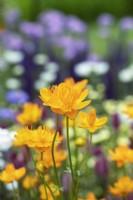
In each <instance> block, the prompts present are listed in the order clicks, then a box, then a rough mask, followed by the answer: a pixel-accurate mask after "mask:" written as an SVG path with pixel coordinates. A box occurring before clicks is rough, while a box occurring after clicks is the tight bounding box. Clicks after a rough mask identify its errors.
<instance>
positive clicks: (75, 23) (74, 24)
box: [65, 16, 87, 33]
mask: <svg viewBox="0 0 133 200" xmlns="http://www.w3.org/2000/svg"><path fill="white" fill-rule="evenodd" d="M65 24H66V29H68V30H69V31H72V32H77V33H84V32H86V31H87V26H86V24H85V23H84V22H83V21H81V20H80V19H78V18H77V17H75V16H68V17H67V19H66V23H65Z"/></svg>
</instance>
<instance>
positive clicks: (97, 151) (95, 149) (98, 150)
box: [92, 147, 103, 156]
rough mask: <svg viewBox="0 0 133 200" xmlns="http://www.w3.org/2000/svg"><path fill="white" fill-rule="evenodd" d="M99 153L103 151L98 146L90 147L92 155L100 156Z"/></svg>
mask: <svg viewBox="0 0 133 200" xmlns="http://www.w3.org/2000/svg"><path fill="white" fill-rule="evenodd" d="M101 154H103V151H102V149H101V148H100V147H95V148H93V149H92V155H94V156H100V155H101Z"/></svg>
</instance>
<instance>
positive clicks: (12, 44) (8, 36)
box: [3, 32, 23, 50]
mask: <svg viewBox="0 0 133 200" xmlns="http://www.w3.org/2000/svg"><path fill="white" fill-rule="evenodd" d="M3 45H4V46H5V47H6V48H7V49H11V50H21V49H22V46H23V40H22V38H21V36H20V35H18V34H14V33H10V32H5V34H4V35H3Z"/></svg>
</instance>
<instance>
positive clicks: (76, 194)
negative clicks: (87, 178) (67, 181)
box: [74, 174, 79, 200]
mask: <svg viewBox="0 0 133 200" xmlns="http://www.w3.org/2000/svg"><path fill="white" fill-rule="evenodd" d="M78 187H79V174H78V178H77V182H76V189H75V198H74V200H77V197H78Z"/></svg>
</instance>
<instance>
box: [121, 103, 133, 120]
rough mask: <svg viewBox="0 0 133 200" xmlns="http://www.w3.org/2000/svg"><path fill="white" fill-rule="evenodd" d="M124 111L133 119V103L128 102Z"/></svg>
mask: <svg viewBox="0 0 133 200" xmlns="http://www.w3.org/2000/svg"><path fill="white" fill-rule="evenodd" d="M123 113H124V114H126V115H128V117H129V118H131V119H133V104H127V105H126V107H125V109H124V110H123Z"/></svg>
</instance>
